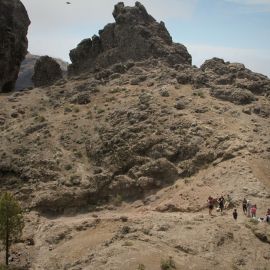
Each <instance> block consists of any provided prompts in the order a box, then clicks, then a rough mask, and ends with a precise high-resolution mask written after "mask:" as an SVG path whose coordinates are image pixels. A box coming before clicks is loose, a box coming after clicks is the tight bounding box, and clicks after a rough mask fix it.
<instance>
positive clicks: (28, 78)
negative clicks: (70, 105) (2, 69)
mask: <svg viewBox="0 0 270 270" xmlns="http://www.w3.org/2000/svg"><path fill="white" fill-rule="evenodd" d="M39 58H40V56H39V55H33V54H30V53H28V54H27V55H26V57H25V59H24V60H23V62H22V64H21V67H20V72H19V75H18V79H17V81H16V85H15V90H22V89H25V88H29V87H33V86H34V84H33V82H32V77H33V74H34V67H35V64H36V62H37V60H38V59H39ZM55 60H56V61H57V63H58V64H59V65H60V67H61V70H62V71H63V74H65V73H66V72H67V66H68V63H67V62H65V61H63V60H61V59H58V58H56V59H55Z"/></svg>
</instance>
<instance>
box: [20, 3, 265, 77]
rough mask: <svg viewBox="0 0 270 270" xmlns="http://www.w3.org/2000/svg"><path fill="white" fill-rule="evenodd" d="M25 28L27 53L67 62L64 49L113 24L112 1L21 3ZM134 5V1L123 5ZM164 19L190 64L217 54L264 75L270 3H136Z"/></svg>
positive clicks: (67, 58)
mask: <svg viewBox="0 0 270 270" xmlns="http://www.w3.org/2000/svg"><path fill="white" fill-rule="evenodd" d="M21 1H22V2H23V3H24V5H25V7H26V9H27V10H28V14H29V17H30V19H31V22H32V23H31V26H30V28H29V32H28V39H29V51H30V52H31V53H32V54H38V55H45V54H47V55H50V56H53V57H60V58H62V59H64V60H66V61H69V56H68V54H69V51H70V50H71V49H72V48H74V47H76V45H77V44H78V43H79V42H80V41H81V40H82V39H84V38H87V37H92V36H93V35H94V34H97V33H98V30H99V29H102V28H103V27H104V26H105V25H106V24H107V23H109V22H113V21H114V19H113V17H112V11H113V6H114V4H116V3H117V2H118V1H117V0H116V1H113V0H69V1H70V2H71V5H67V4H66V1H65V0H21ZM123 2H125V4H126V5H134V3H135V1H132V0H127V1H123ZM140 2H141V3H142V4H144V5H145V7H146V9H147V10H148V12H149V13H150V14H151V15H152V16H153V17H154V18H156V20H157V21H160V20H162V21H164V22H165V24H166V27H167V29H168V30H169V32H170V34H171V36H172V37H173V40H174V41H175V42H179V43H183V44H184V45H185V46H186V47H187V48H188V50H189V52H190V53H191V54H192V57H193V64H195V65H198V66H199V65H201V64H202V63H203V61H204V60H205V59H209V58H211V57H214V56H217V57H220V58H224V59H225V60H227V61H232V62H241V63H244V64H245V65H246V66H247V67H248V68H250V69H252V70H254V71H257V72H261V73H263V74H266V75H268V76H269V77H270V0H141V1H140Z"/></svg>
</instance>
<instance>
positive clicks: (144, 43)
mask: <svg viewBox="0 0 270 270" xmlns="http://www.w3.org/2000/svg"><path fill="white" fill-rule="evenodd" d="M113 17H114V19H115V23H110V24H108V25H106V26H105V27H104V29H103V30H100V31H99V36H96V35H95V36H93V37H92V39H91V38H88V39H85V40H83V41H82V42H81V43H80V44H79V45H78V46H77V48H76V49H73V50H71V51H70V59H71V61H72V64H71V65H70V66H69V74H70V75H73V74H78V73H80V72H81V71H84V70H90V71H94V70H98V69H100V68H106V67H109V66H111V65H113V64H115V63H119V62H126V61H128V60H134V61H138V60H142V59H146V58H150V57H154V58H162V59H164V60H165V61H166V62H168V63H169V64H172V65H173V64H187V65H191V55H190V54H189V53H188V51H187V49H186V47H185V46H184V45H182V44H177V43H173V42H172V38H171V36H170V34H169V32H168V31H167V29H166V27H165V25H164V23H163V22H160V23H158V22H157V21H156V20H155V19H154V18H153V17H152V16H151V15H149V14H148V13H147V11H146V9H145V7H144V6H143V5H142V4H140V3H139V2H136V3H135V6H134V7H125V5H124V3H122V2H120V3H118V4H117V5H115V7H114V11H113Z"/></svg>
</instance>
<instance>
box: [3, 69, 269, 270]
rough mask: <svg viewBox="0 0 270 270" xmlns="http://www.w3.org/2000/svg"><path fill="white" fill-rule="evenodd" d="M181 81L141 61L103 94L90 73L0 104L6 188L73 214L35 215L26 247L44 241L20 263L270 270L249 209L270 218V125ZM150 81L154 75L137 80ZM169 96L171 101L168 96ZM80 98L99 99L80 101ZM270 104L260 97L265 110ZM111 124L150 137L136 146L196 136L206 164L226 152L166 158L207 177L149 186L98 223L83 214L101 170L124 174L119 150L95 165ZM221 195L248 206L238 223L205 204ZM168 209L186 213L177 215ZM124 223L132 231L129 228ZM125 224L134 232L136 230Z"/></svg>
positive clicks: (107, 209) (24, 252)
mask: <svg viewBox="0 0 270 270" xmlns="http://www.w3.org/2000/svg"><path fill="white" fill-rule="evenodd" d="M176 73H177V72H176V71H175V70H173V69H169V68H167V67H164V66H162V65H161V66H157V67H155V68H154V67H151V68H149V67H147V66H143V65H142V66H140V65H139V66H137V67H135V68H134V69H131V70H129V71H128V72H127V73H126V74H123V75H121V76H120V78H116V79H113V80H111V81H109V82H107V83H101V82H99V83H98V84H96V85H95V86H93V87H92V86H91V85H93V82H94V79H93V77H92V75H87V74H86V75H84V76H81V77H78V78H73V79H72V80H70V81H67V82H65V81H63V82H59V83H58V84H57V85H54V86H52V87H50V88H44V89H34V90H32V91H26V92H22V93H15V94H14V95H12V96H8V95H1V96H0V103H1V106H0V118H1V123H2V126H1V127H0V128H1V134H0V137H1V147H0V151H1V153H0V154H1V181H2V184H1V189H2V190H3V189H8V190H11V191H13V192H14V193H15V194H16V196H17V197H18V198H19V199H20V200H21V201H22V203H23V204H24V206H28V207H29V208H30V209H31V208H32V207H33V209H37V210H41V209H42V210H44V207H45V208H46V210H47V211H48V212H52V211H55V210H59V208H60V209H61V210H64V214H65V215H63V216H58V217H55V218H51V217H48V216H47V217H46V216H44V215H40V214H38V213H37V212H35V211H30V213H29V214H28V222H27V225H26V230H25V234H24V239H25V240H26V239H27V238H30V239H34V242H35V245H34V246H28V245H26V243H27V241H25V242H24V243H22V244H18V245H17V246H16V248H15V249H17V250H18V251H19V252H20V254H21V255H20V256H19V255H17V256H15V261H16V260H17V259H18V258H21V259H20V260H21V262H22V263H23V260H28V261H29V262H30V264H31V265H32V266H31V267H32V268H31V269H136V267H137V266H138V264H139V263H143V264H145V265H146V269H159V264H160V259H161V258H167V257H168V256H172V257H173V258H174V260H175V261H176V264H177V267H178V269H182V268H184V269H269V263H270V254H269V243H264V242H262V241H260V240H259V239H258V238H257V237H256V236H255V234H254V233H253V232H255V233H257V231H256V230H259V231H261V232H262V233H265V234H267V233H268V235H269V226H268V227H267V226H264V225H263V224H259V225H257V226H255V225H253V224H252V223H250V222H249V221H248V220H247V219H246V218H245V217H243V215H242V213H241V208H240V202H241V200H242V198H243V197H244V196H247V197H248V198H249V199H251V200H252V202H254V203H257V205H258V207H259V209H258V215H259V216H262V215H264V212H265V210H266V209H267V207H268V208H269V204H270V179H269V170H270V169H269V166H270V164H269V150H270V143H269V126H270V123H269V118H262V117H259V116H257V115H255V114H251V115H249V114H245V113H243V111H242V110H243V108H246V107H248V106H249V105H246V106H236V105H234V104H232V103H229V102H224V101H220V100H218V99H215V98H213V97H211V96H210V95H209V92H208V90H207V89H201V90H199V95H194V91H193V90H192V88H191V86H189V85H179V84H178V83H177V81H176V79H175V76H176ZM141 75H147V78H146V79H145V80H142V81H141V82H139V84H138V85H134V84H133V83H130V82H131V81H132V79H134V78H139V77H140V76H141ZM89 86H91V87H89ZM161 89H166V91H167V92H168V93H169V96H162V95H161V94H160V93H161V91H160V90H161ZM82 90H84V91H82ZM93 90H95V91H93ZM80 91H82V92H81V93H84V94H85V93H86V94H87V95H89V97H90V99H91V102H90V103H88V104H85V105H80V104H77V101H78V100H79V99H78V95H81V94H79V93H80ZM197 92H198V90H197ZM149 94H150V101H149V102H146V103H147V104H148V103H149V104H150V105H149V104H148V105H147V104H146V108H142V107H140V106H141V104H139V103H140V102H139V100H140V97H141V98H144V97H145V96H147V97H146V99H148V98H149ZM84 98H85V97H84ZM176 99H178V100H180V101H184V109H182V110H177V109H176V108H174V106H175V104H176V103H177V100H176ZM74 102H75V104H74ZM267 102H268V104H269V101H268V100H267V99H266V98H265V97H262V96H258V100H257V101H256V102H255V103H257V104H260V103H267ZM138 104H139V105H138ZM144 105H145V104H144ZM147 106H148V107H147ZM149 108H150V109H149ZM118 111H124V112H127V111H128V112H130V114H131V115H135V116H136V114H134V112H136V113H138V111H139V112H140V111H142V112H145V111H147V118H146V119H143V120H139V121H138V122H136V121H135V122H134V123H130V122H128V121H127V120H123V121H122V118H121V117H122V116H121V114H119V116H118V114H116V116H115V114H113V112H118ZM118 117H119V119H120V120H121V121H120V123H117V118H118ZM135 120H136V119H135ZM185 125H187V127H185ZM100 127H103V130H104V132H105V133H108V130H109V131H111V132H112V133H108V137H110V134H111V135H112V136H114V138H118V137H117V136H118V135H120V137H121V136H125V133H124V132H123V131H124V130H126V129H128V128H133V127H134V128H138V129H140V130H141V131H140V133H139V134H138V138H136V136H135V138H133V140H129V139H125V140H124V141H127V142H128V143H130V144H131V147H133V146H134V145H136V144H137V143H138V141H139V142H140V141H144V140H147V139H148V138H152V137H154V138H155V136H161V137H162V136H163V137H162V140H163V142H164V141H165V142H169V143H170V142H178V140H179V141H181V140H183V139H185V138H188V140H195V139H196V140H197V141H196V140H195V142H197V144H198V146H199V148H200V150H199V152H200V153H203V154H204V155H203V156H202V159H204V158H205V159H207V157H208V156H209V153H211V152H212V151H214V152H221V153H222V155H221V154H220V155H219V156H216V157H215V158H214V159H213V160H212V159H210V160H206V162H203V161H202V160H199V162H198V158H197V156H195V157H194V156H193V157H192V158H190V160H189V162H190V163H187V164H185V161H182V160H181V159H180V160H177V159H173V158H172V157H171V156H170V154H168V153H166V152H164V153H165V154H164V155H167V156H168V158H171V159H172V161H173V162H174V166H175V167H176V168H177V170H178V171H179V173H181V172H182V171H183V170H185V166H193V165H194V164H195V165H196V166H197V167H196V169H198V170H199V171H198V172H197V173H194V174H193V175H192V176H191V177H183V176H182V177H179V180H177V181H176V182H175V183H174V184H173V183H171V184H167V187H164V188H162V187H160V188H158V189H157V186H153V189H152V190H151V189H150V190H149V187H148V191H147V192H145V194H144V196H145V197H144V198H141V199H143V201H142V200H138V201H135V202H131V203H129V204H128V203H123V205H122V206H121V207H116V208H115V207H112V206H111V204H110V202H106V205H105V206H102V207H99V208H98V209H99V210H101V211H99V212H97V213H96V215H97V216H98V217H97V216H96V215H94V216H93V215H92V214H93V213H86V214H80V215H79V214H77V212H78V207H79V209H81V208H82V207H84V208H85V207H86V204H85V201H87V199H88V197H87V196H89V194H88V193H87V192H88V190H89V189H91V179H92V178H91V177H92V176H93V175H95V170H97V169H98V168H100V167H101V168H102V171H103V173H104V172H107V171H109V170H112V171H113V170H115V165H114V164H113V163H112V159H111V156H110V154H104V155H102V156H101V158H102V163H101V166H96V164H95V160H94V159H92V158H90V159H89V157H88V156H89V153H87V151H86V142H89V141H90V142H95V145H98V147H99V146H100V147H104V145H103V144H100V145H99V143H100V141H99V138H100V133H99V130H100ZM114 128H115V129H114ZM101 132H102V131H101ZM121 132H122V133H121ZM140 136H141V137H140ZM164 137H165V138H164ZM198 137H201V138H203V140H201V139H200V140H198ZM116 143H117V142H116ZM132 143H134V145H133V144H132ZM172 146H173V145H170V144H167V147H168V149H171V148H172ZM108 147H109V146H108ZM144 155H145V156H144V157H143V158H146V161H148V159H149V158H150V159H151V160H154V158H153V157H152V156H151V155H153V154H152V152H151V151H149V152H147V151H146V152H145V154H144ZM194 160H195V161H196V160H197V161H196V162H198V163H196V162H195V161H194ZM195 165H194V166H195ZM18 168H19V169H18ZM22 168H24V170H22ZM21 170H22V171H21ZM22 175H23V176H24V177H23V178H22V177H21V176H22ZM168 177H170V173H169V174H168ZM74 179H75V180H74ZM78 179H79V180H78ZM89 179H90V180H89ZM162 180H163V179H162ZM164 180H165V179H164ZM126 190H127V189H124V192H126ZM112 191H114V190H113V189H112ZM136 192H138V191H137V190H136ZM222 193H223V194H228V193H230V194H231V196H232V197H233V199H234V201H235V202H236V204H237V205H238V208H239V214H240V216H239V221H237V222H234V221H233V220H232V217H231V211H228V212H226V215H224V216H220V215H218V214H217V215H216V216H215V217H213V218H210V217H208V214H207V210H206V209H205V208H204V207H205V203H206V198H207V197H208V196H209V194H212V195H214V196H215V195H218V194H222ZM114 194H115V192H114V193H112V195H113V196H114ZM40 202H41V204H40ZM39 205H42V207H43V208H38V207H37V206H39ZM166 205H172V206H173V208H174V209H176V211H178V212H173V213H168V212H167V211H166V208H167V209H169V208H168V207H166ZM158 210H159V211H158ZM160 210H162V211H165V212H162V213H161V212H160ZM61 213H63V212H61ZM123 215H124V216H127V217H128V221H127V223H123V222H121V221H120V220H119V218H120V217H121V216H123ZM123 226H129V232H128V233H125V232H126V231H125V229H124V230H123V229H122V227H123ZM257 235H258V233H257ZM269 238H270V237H269V236H268V239H269ZM254 247H256V250H255V251H254ZM258 262H259V263H258ZM267 267H268V268H267Z"/></svg>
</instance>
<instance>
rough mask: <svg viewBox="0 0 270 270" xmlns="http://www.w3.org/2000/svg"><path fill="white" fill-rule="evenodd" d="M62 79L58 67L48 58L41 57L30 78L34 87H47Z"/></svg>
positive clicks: (54, 61)
mask: <svg viewBox="0 0 270 270" xmlns="http://www.w3.org/2000/svg"><path fill="white" fill-rule="evenodd" d="M62 78H63V74H62V70H61V67H60V65H59V64H58V63H57V62H56V60H54V59H53V58H51V57H49V56H42V57H40V58H39V59H38V61H37V62H36V64H35V68H34V75H33V77H32V80H33V83H34V85H35V86H36V87H40V86H49V85H52V84H54V83H55V82H56V81H58V80H60V79H62Z"/></svg>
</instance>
